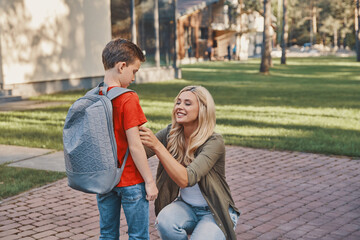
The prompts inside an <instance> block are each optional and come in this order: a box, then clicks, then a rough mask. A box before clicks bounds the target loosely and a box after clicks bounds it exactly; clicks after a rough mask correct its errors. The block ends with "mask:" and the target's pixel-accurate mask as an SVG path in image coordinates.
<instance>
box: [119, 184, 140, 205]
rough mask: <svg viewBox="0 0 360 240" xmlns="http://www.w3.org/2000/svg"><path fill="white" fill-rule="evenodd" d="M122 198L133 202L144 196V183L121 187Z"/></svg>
mask: <svg viewBox="0 0 360 240" xmlns="http://www.w3.org/2000/svg"><path fill="white" fill-rule="evenodd" d="M121 195H122V200H123V201H127V202H135V201H138V200H139V199H141V198H145V197H146V192H145V185H144V184H142V183H140V184H136V185H133V186H128V187H123V188H122V190H121Z"/></svg>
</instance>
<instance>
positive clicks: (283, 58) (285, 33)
mask: <svg viewBox="0 0 360 240" xmlns="http://www.w3.org/2000/svg"><path fill="white" fill-rule="evenodd" d="M286 10H287V0H283V21H282V22H283V24H282V33H281V50H282V51H281V64H286V43H287V41H288V25H287V16H286Z"/></svg>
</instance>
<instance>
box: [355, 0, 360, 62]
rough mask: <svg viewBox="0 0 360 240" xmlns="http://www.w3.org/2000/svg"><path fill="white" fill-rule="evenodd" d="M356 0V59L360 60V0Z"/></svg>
mask: <svg viewBox="0 0 360 240" xmlns="http://www.w3.org/2000/svg"><path fill="white" fill-rule="evenodd" d="M355 1H356V6H355V35H356V36H355V39H356V56H357V58H356V60H357V61H358V62H360V4H359V0H355Z"/></svg>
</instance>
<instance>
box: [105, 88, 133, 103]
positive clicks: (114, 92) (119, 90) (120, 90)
mask: <svg viewBox="0 0 360 240" xmlns="http://www.w3.org/2000/svg"><path fill="white" fill-rule="evenodd" d="M106 90H107V87H106ZM102 91H103V94H104V87H103V89H102ZM126 92H134V91H133V90H130V89H127V88H122V87H114V88H112V89H111V91H107V93H106V94H105V95H106V96H107V97H108V98H109V99H110V100H113V99H114V98H116V97H118V96H120V95H121V94H124V93H126Z"/></svg>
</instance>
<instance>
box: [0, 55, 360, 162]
mask: <svg viewBox="0 0 360 240" xmlns="http://www.w3.org/2000/svg"><path fill="white" fill-rule="evenodd" d="M273 63H274V67H273V68H272V69H271V72H270V75H267V76H265V75H262V74H259V65H260V60H259V59H251V60H249V61H246V62H202V63H198V64H193V65H184V66H182V74H183V76H182V77H183V79H182V80H172V81H167V82H162V83H148V84H135V85H132V86H131V88H132V89H134V90H135V91H136V92H137V93H138V94H139V96H140V99H141V105H142V107H143V109H144V112H145V114H146V116H147V118H148V120H149V122H148V123H147V125H148V126H149V127H150V128H151V129H152V130H154V131H158V130H160V129H161V128H163V127H165V126H166V125H167V124H168V123H169V122H170V120H171V116H170V115H171V110H172V106H173V103H172V102H173V98H174V97H175V96H176V95H177V93H178V92H179V90H180V89H181V88H182V87H184V86H186V85H190V84H191V85H192V84H196V85H202V86H204V87H206V88H207V89H208V90H209V91H210V92H211V93H212V95H213V96H214V99H215V103H216V106H217V107H216V109H217V131H218V132H220V133H222V134H223V136H224V138H225V141H226V144H229V145H238V146H247V147H255V148H267V149H277V150H291V151H302V152H313V153H323V154H335V155H347V156H352V157H359V156H360V63H359V62H356V61H355V60H354V59H352V58H335V57H327V58H290V59H288V60H287V63H288V64H287V65H280V64H279V59H273ZM83 94H84V91H75V92H66V93H59V94H53V95H44V96H40V97H36V98H34V99H40V100H44V101H74V100H76V99H77V98H78V97H80V96H82V95H83ZM69 106H70V105H69V104H65V105H62V106H58V107H52V108H47V109H38V110H29V111H16V112H2V113H0V131H1V133H2V134H1V137H0V143H2V144H14V145H23V146H29V147H43V148H51V149H57V150H61V149H62V137H61V136H62V127H63V123H64V118H65V116H66V112H67V109H68V107H69Z"/></svg>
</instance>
